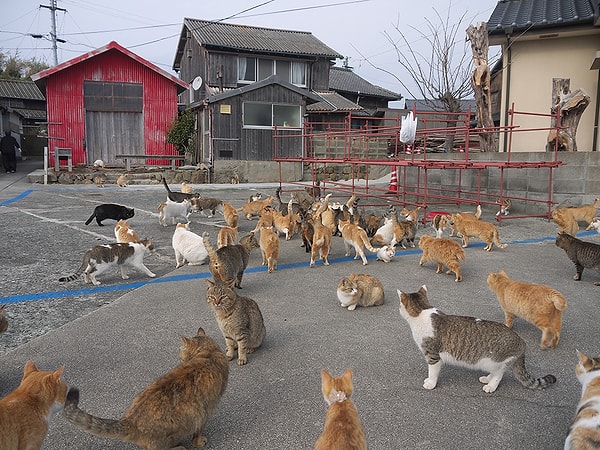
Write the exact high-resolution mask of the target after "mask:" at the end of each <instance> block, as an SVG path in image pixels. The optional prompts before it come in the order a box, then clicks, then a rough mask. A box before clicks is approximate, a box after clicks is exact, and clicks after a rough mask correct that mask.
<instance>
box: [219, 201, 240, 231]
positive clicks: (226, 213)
mask: <svg viewBox="0 0 600 450" xmlns="http://www.w3.org/2000/svg"><path fill="white" fill-rule="evenodd" d="M222 208H223V218H224V219H225V223H226V224H227V226H228V227H231V228H235V229H237V227H238V221H239V215H238V212H237V210H236V209H235V207H234V206H233V205H232V204H231V203H227V202H225V203H223V205H222Z"/></svg>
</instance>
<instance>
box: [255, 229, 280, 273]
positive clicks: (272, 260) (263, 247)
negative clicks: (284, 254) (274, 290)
mask: <svg viewBox="0 0 600 450" xmlns="http://www.w3.org/2000/svg"><path fill="white" fill-rule="evenodd" d="M258 243H259V245H260V253H261V255H262V265H263V266H265V265H266V266H267V267H268V272H269V273H272V272H274V271H275V270H277V260H278V259H279V245H280V243H279V236H278V235H277V233H276V232H275V231H273V228H272V227H267V228H261V229H260V236H259V238H258Z"/></svg>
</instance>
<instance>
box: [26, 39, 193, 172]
mask: <svg viewBox="0 0 600 450" xmlns="http://www.w3.org/2000/svg"><path fill="white" fill-rule="evenodd" d="M31 78H32V79H33V81H34V82H35V83H36V84H37V86H38V87H39V88H40V90H41V91H42V92H44V93H45V94H46V100H47V113H48V147H49V150H50V154H51V155H52V154H54V152H56V149H70V153H71V154H72V163H73V164H74V165H75V164H86V165H90V164H93V162H94V161H96V160H98V159H100V160H102V161H103V162H104V163H105V164H107V165H124V163H125V162H124V159H123V158H121V157H119V155H135V156H138V157H139V160H140V162H141V163H142V164H143V163H161V161H162V160H161V159H160V158H158V156H167V155H177V150H176V149H175V148H174V146H173V145H171V144H168V143H167V133H168V129H169V127H170V126H171V124H172V123H173V120H174V119H175V117H176V116H177V95H178V94H180V93H181V92H183V91H185V90H186V89H187V88H188V85H187V83H185V82H184V81H182V80H180V79H178V78H177V77H175V76H173V75H170V74H168V73H167V72H166V71H164V70H162V69H160V68H158V67H156V66H155V65H154V64H152V63H150V62H148V61H146V60H145V59H143V58H141V57H140V56H138V55H136V54H134V53H133V52H131V51H129V50H127V49H126V48H124V47H122V46H120V45H119V44H118V43H116V42H110V43H109V44H107V45H105V46H104V47H101V48H99V49H96V50H93V51H91V52H88V53H85V54H83V55H81V56H78V57H76V58H73V59H71V60H69V61H66V62H64V63H62V64H59V65H58V66H55V67H52V68H50V69H47V70H43V71H41V72H38V73H37V74H34V75H32V77H31ZM144 155H149V156H150V155H151V156H157V158H145V157H144Z"/></svg>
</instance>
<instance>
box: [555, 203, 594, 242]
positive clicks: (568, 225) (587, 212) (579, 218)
mask: <svg viewBox="0 0 600 450" xmlns="http://www.w3.org/2000/svg"><path fill="white" fill-rule="evenodd" d="M599 204H600V198H596V199H595V200H594V203H592V204H591V205H582V206H575V207H568V208H556V209H554V210H553V211H552V220H553V221H554V223H556V224H557V225H558V232H559V233H568V234H570V235H571V236H575V235H576V234H577V232H578V231H579V223H578V222H585V223H586V225H589V224H590V223H591V222H592V220H594V216H595V215H596V209H598V205H599Z"/></svg>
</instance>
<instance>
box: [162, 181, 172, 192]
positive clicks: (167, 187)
mask: <svg viewBox="0 0 600 450" xmlns="http://www.w3.org/2000/svg"><path fill="white" fill-rule="evenodd" d="M162 183H163V184H164V186H165V189H166V190H167V192H168V193H169V194H170V193H171V188H169V185H168V184H167V180H165V177H162Z"/></svg>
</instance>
